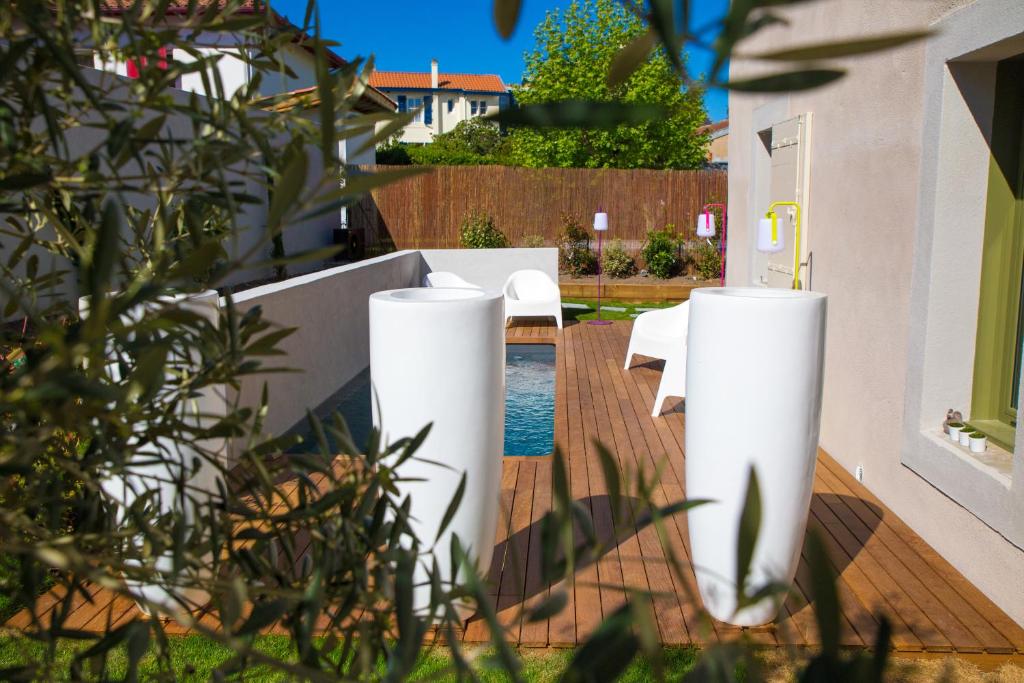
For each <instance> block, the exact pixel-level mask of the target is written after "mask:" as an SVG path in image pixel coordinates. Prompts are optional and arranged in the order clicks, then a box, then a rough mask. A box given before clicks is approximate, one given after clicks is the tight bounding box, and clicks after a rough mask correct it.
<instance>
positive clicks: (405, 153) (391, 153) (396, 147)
mask: <svg viewBox="0 0 1024 683" xmlns="http://www.w3.org/2000/svg"><path fill="white" fill-rule="evenodd" d="M400 138H401V136H399V135H393V136H391V137H390V138H388V139H387V140H385V141H384V142H383V143H381V144H379V145H377V163H378V164H387V165H391V166H408V165H409V164H411V163H413V161H412V157H410V156H409V146H408V145H403V144H402V143H401V142H400Z"/></svg>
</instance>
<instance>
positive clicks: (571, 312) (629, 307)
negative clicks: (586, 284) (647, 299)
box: [562, 298, 679, 322]
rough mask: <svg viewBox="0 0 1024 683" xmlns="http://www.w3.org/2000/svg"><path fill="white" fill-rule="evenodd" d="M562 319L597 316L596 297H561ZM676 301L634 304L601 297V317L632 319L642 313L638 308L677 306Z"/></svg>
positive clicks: (587, 318)
mask: <svg viewBox="0 0 1024 683" xmlns="http://www.w3.org/2000/svg"><path fill="white" fill-rule="evenodd" d="M562 304H563V307H562V319H563V321H565V322H569V321H570V320H594V319H595V318H597V299H565V298H563V299H562ZM564 304H583V305H585V306H588V307H589V309H588V310H582V309H579V308H565V307H564ZM678 304H679V302H677V301H655V302H652V303H644V304H634V303H627V302H625V301H613V300H609V299H601V318H603V319H604V320H634V319H635V315H636V314H638V313H643V311H640V310H637V309H640V308H671V307H672V306H677V305H678ZM609 308H613V309H614V308H622V309H625V310H622V311H615V310H608V309H609Z"/></svg>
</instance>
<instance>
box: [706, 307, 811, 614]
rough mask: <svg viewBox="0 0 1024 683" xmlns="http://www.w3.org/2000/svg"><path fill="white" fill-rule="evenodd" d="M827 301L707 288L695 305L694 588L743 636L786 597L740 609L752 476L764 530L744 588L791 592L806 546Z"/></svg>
mask: <svg viewBox="0 0 1024 683" xmlns="http://www.w3.org/2000/svg"><path fill="white" fill-rule="evenodd" d="M825 311H826V297H825V295H824V294H818V293H814V292H807V291H794V290H784V289H760V288H739V287H726V288H708V289H697V290H694V291H693V292H692V294H691V296H690V326H689V335H688V341H687V364H686V495H687V498H690V499H710V500H711V501H713V502H711V503H708V504H706V505H703V506H700V507H697V508H695V509H694V510H692V511H690V513H689V520H688V522H689V531H690V544H691V550H692V561H693V564H694V568H695V572H696V576H697V586H698V589H699V591H700V594H701V597H702V598H703V600H704V605H705V607H706V608H707V610H708V612H709V613H710V614H711V615H712V616H713V617H715V618H716V619H718V620H720V621H724V622H727V623H730V624H735V625H738V626H754V625H758V624H765V623H768V622H770V621H771V620H772V619H774V618H775V616H776V615H777V613H778V611H779V608H780V607H781V599H780V598H767V599H764V600H762V601H760V602H758V603H756V604H754V605H751V606H747V607H744V608H743V609H741V610H737V609H736V607H737V601H736V597H737V596H736V583H737V568H736V550H737V537H738V531H739V521H740V515H741V512H742V509H743V503H744V500H745V495H746V491H747V482H748V478H749V472H750V470H751V468H753V470H754V471H755V472H756V473H757V479H758V482H759V487H760V488H759V490H760V495H761V525H760V529H759V534H758V537H757V543H756V545H755V548H754V554H753V559H752V561H751V566H750V574H749V576H748V579H747V589H748V591H750V592H752V591H751V589H753V590H756V589H757V588H760V587H762V586H765V585H767V584H768V583H769V582H782V583H786V584H789V583H791V582H792V580H793V576H794V574H795V573H796V567H797V562H798V560H799V557H800V549H801V547H802V545H803V539H804V532H805V529H806V525H807V514H808V510H809V507H810V500H811V491H812V486H813V482H814V467H815V463H816V461H817V446H818V429H819V422H820V417H821V393H822V366H823V362H824V353H825Z"/></svg>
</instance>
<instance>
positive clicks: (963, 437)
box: [957, 427, 971, 446]
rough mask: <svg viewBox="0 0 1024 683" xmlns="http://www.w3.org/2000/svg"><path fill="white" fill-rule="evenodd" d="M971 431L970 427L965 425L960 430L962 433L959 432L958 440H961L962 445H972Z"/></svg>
mask: <svg viewBox="0 0 1024 683" xmlns="http://www.w3.org/2000/svg"><path fill="white" fill-rule="evenodd" d="M970 433H971V430H970V428H969V427H964V428H963V429H961V430H960V433H959V434H957V440H958V441H959V442H960V445H961V446H970V445H971V437H970V436H968V435H969V434H970Z"/></svg>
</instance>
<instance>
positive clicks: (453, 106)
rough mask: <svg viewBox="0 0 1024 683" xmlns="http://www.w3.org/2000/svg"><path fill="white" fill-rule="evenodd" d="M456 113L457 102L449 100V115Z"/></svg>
mask: <svg viewBox="0 0 1024 683" xmlns="http://www.w3.org/2000/svg"><path fill="white" fill-rule="evenodd" d="M453 111H455V100H451V99H450V100H448V113H449V114H451V113H452V112H453Z"/></svg>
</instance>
